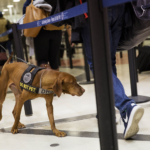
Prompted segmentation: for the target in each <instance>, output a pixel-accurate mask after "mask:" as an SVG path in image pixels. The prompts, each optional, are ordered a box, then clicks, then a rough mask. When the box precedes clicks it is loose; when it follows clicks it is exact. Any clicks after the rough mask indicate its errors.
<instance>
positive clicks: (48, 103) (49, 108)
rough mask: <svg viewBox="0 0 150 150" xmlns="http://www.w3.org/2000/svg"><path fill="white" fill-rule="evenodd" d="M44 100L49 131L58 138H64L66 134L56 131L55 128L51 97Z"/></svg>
mask: <svg viewBox="0 0 150 150" xmlns="http://www.w3.org/2000/svg"><path fill="white" fill-rule="evenodd" d="M45 100H46V107H47V113H48V117H49V121H50V124H51V129H52V131H53V133H54V134H55V135H56V136H58V137H64V136H66V133H64V132H61V131H59V130H57V129H56V127H55V122H54V116H53V105H52V100H53V95H50V96H48V97H46V98H45Z"/></svg>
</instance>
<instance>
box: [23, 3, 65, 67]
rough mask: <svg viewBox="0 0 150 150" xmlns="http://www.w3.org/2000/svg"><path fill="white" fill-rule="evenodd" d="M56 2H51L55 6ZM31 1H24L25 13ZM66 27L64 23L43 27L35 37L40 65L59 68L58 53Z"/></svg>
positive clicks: (36, 54) (38, 63)
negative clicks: (58, 25) (57, 25)
mask: <svg viewBox="0 0 150 150" xmlns="http://www.w3.org/2000/svg"><path fill="white" fill-rule="evenodd" d="M54 2H55V0H51V1H50V3H49V4H50V5H51V6H52V7H53V5H54V4H53V3H54ZM30 3H31V0H26V2H25V3H24V6H23V14H25V11H26V7H27V6H28V5H29V4H30ZM54 7H55V6H54ZM64 27H65V26H64V25H62V26H60V27H56V26H54V25H48V26H46V27H42V29H41V30H40V32H39V34H38V35H37V37H35V38H34V47H35V56H36V60H37V65H38V66H40V67H44V68H46V69H54V70H58V68H59V64H58V55H59V50H60V45H61V38H62V30H63V29H64Z"/></svg>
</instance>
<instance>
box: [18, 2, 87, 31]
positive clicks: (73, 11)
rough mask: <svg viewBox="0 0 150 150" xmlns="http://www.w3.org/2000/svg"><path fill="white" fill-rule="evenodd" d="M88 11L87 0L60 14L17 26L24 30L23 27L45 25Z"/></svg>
mask: <svg viewBox="0 0 150 150" xmlns="http://www.w3.org/2000/svg"><path fill="white" fill-rule="evenodd" d="M87 12H88V8H87V2H85V3H83V4H81V5H78V6H75V7H73V8H70V9H68V10H65V11H63V12H60V13H58V14H55V15H52V16H49V17H47V18H45V19H42V20H39V21H34V22H31V23H26V24H22V25H17V28H18V30H22V29H28V28H35V27H39V26H45V25H47V24H52V23H56V22H59V21H62V20H67V19H70V18H73V17H76V16H79V15H82V14H84V13H87Z"/></svg>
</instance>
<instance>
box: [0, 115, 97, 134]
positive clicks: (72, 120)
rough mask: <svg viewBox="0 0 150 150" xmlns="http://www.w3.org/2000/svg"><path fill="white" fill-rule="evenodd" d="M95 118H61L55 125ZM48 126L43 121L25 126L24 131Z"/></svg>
mask: <svg viewBox="0 0 150 150" xmlns="http://www.w3.org/2000/svg"><path fill="white" fill-rule="evenodd" d="M92 118H96V114H95V113H94V114H87V115H82V116H75V117H70V118H63V119H57V120H55V124H60V123H68V122H74V121H82V120H86V119H92ZM47 125H50V123H49V121H43V122H38V123H31V124H26V125H25V126H26V129H28V128H36V127H41V126H42V127H43V126H47ZM1 130H11V127H6V128H2V129H0V132H1Z"/></svg>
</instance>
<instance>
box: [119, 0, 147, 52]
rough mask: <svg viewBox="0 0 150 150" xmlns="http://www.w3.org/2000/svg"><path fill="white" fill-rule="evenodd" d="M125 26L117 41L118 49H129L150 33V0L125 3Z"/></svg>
mask: <svg viewBox="0 0 150 150" xmlns="http://www.w3.org/2000/svg"><path fill="white" fill-rule="evenodd" d="M125 20H126V21H125V22H126V26H125V27H124V29H123V33H122V36H121V38H120V41H119V45H118V48H117V49H118V51H122V50H129V49H131V48H133V47H135V46H137V45H139V44H140V43H141V42H142V41H144V40H145V39H146V38H147V37H148V36H149V35H150V0H137V1H132V3H127V4H126V13H125Z"/></svg>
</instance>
